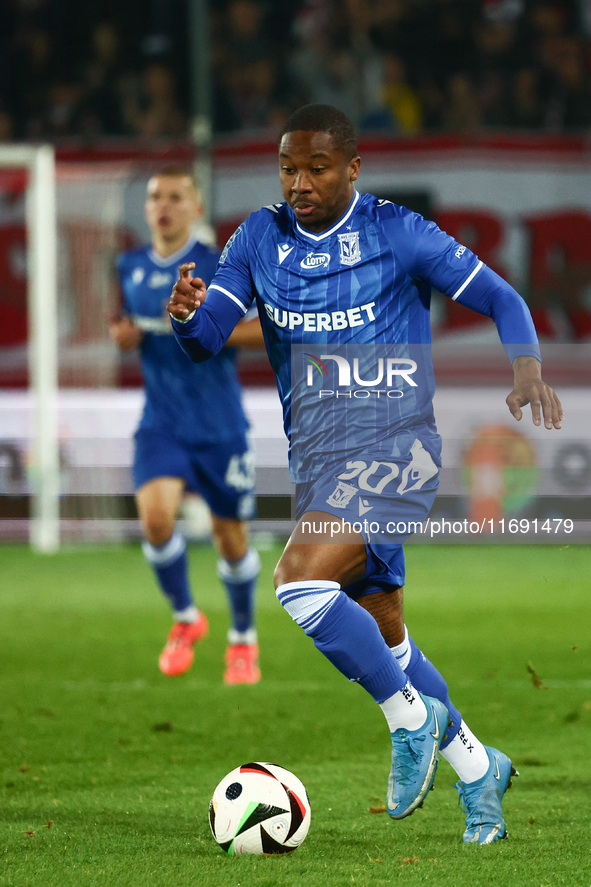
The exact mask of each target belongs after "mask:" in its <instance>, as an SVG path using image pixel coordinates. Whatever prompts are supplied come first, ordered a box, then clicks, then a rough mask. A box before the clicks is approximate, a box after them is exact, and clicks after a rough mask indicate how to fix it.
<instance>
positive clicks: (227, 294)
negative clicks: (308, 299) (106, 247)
mask: <svg viewBox="0 0 591 887" xmlns="http://www.w3.org/2000/svg"><path fill="white" fill-rule="evenodd" d="M480 264H482V262H481V263H480ZM209 289H210V290H219V291H220V293H223V294H224V295H225V296H228V298H229V299H232V301H233V302H236V304H237V305H238V306H239V307H240V308H241V309H242V311H243V312H244V313H245V314H246V312H247V311H248V308H245V307H244V305H243V304H242V302H241V301H240V299H237V298H236V296H234V295H233V294H232V293H230V292H228V290H225V289H224V288H223V286H218V284H217V283H210V284H209Z"/></svg>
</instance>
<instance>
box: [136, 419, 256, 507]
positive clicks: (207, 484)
mask: <svg viewBox="0 0 591 887" xmlns="http://www.w3.org/2000/svg"><path fill="white" fill-rule="evenodd" d="M134 441H135V453H134V460H133V480H134V485H135V489H136V490H138V489H139V488H140V487H141V486H143V485H144V484H145V483H147V482H148V481H150V480H155V479H156V478H158V477H179V478H181V479H182V480H184V481H185V485H186V486H185V488H186V490H187V491H189V492H192V493H199V495H200V496H202V497H203V498H204V499H205V501H206V502H207V504H208V505H209V507H210V509H211V511H212V512H213V514H215V515H217V517H227V518H236V519H238V520H249V519H250V518H252V517H254V516H255V497H254V454H253V452H252V450H251V449H250V447H249V442H248V438H247V437H246V435H238V436H237V437H236V438H233V439H232V440H230V441H220V442H218V443H215V444H201V445H199V446H188V445H186V444H184V443H181V442H180V441H178V440H177V439H176V438H175V437H173V436H172V435H170V434H166V433H163V432H160V431H154V430H152V429H149V428H139V429H138V430H137V431H136V433H135V437H134Z"/></svg>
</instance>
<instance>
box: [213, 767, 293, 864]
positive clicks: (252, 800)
mask: <svg viewBox="0 0 591 887" xmlns="http://www.w3.org/2000/svg"><path fill="white" fill-rule="evenodd" d="M209 824H210V825H211V831H212V832H213V836H214V838H215V839H216V841H217V842H218V844H219V845H220V847H221V848H222V850H225V851H226V853H227V854H228V855H229V856H238V855H240V854H242V853H253V854H256V855H262V854H267V853H275V854H280V853H291V852H292V851H293V850H295V849H296V847H299V846H300V844H301V843H302V841H303V840H304V838H305V837H306V835H307V834H308V829H309V828H310V801H309V800H308V795H307V793H306V789H305V788H304V786H303V784H302V783H301V782H300V780H299V779H298V778H297V776H294V774H293V773H291V772H290V771H289V770H286V769H285V768H284V767H278V766H277V765H276V764H262V763H259V762H256V763H252V764H243V765H242V767H236V769H235V770H232V772H231V773H228V775H227V776H225V777H224V778H223V779H222V781H221V782H220V784H219V785H218V786H217V788H216V790H215V791H214V793H213V797H212V799H211V803H210V805H209Z"/></svg>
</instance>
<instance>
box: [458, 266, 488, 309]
mask: <svg viewBox="0 0 591 887" xmlns="http://www.w3.org/2000/svg"><path fill="white" fill-rule="evenodd" d="M482 264H483V263H482V262H479V263H478V265H477V266H476V268H475V269H474V271H473V272H472V274H471V275H470V276H469V277H468V279H467V280H465V281H464V282H463V284H462V285H461V287H460V288H459V290H458V291H457V292H456V293H455V294H454V295H453V296H452V297H451V299H452V302H455V300H456V299H457V298H458V296H461V295H462V293H463V292H464V290H465V289H466V287H467V286H468V284H469V283H470V281H472V280H473V279H474V278H475V277H476V275H477V274H478V272H479V271H480V269H481V268H482Z"/></svg>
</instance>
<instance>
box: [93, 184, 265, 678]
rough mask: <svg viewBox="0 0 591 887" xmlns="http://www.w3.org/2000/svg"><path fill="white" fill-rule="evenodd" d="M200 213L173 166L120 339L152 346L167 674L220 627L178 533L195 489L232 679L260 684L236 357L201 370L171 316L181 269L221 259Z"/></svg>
mask: <svg viewBox="0 0 591 887" xmlns="http://www.w3.org/2000/svg"><path fill="white" fill-rule="evenodd" d="M200 211H201V210H200V204H199V199H198V190H197V188H196V185H195V182H194V180H193V179H192V176H191V175H190V174H189V173H187V172H186V171H185V170H183V169H181V168H177V167H169V168H167V169H165V170H163V171H162V172H161V173H158V174H157V175H155V176H153V177H152V178H151V179H150V181H149V183H148V196H147V201H146V219H147V222H148V225H149V227H150V230H151V232H152V242H151V243H150V244H147V245H145V246H142V247H140V248H138V249H134V250H130V251H129V252H126V253H124V254H123V255H122V256H120V258H119V261H118V274H119V284H120V289H121V295H122V310H123V315H122V316H121V317H120V318H118V319H117V320H115V321H114V322H113V323H112V326H111V333H112V335H113V337H114V338H115V341H117V342H118V344H119V345H120V346H121V347H122V348H127V347H134V346H139V349H140V356H141V364H142V373H143V378H144V386H145V393H146V400H145V406H144V410H143V413H142V417H141V420H140V423H139V427H138V430H137V432H136V434H135V454H134V466H133V473H134V482H135V488H136V500H137V504H138V511H139V515H140V519H141V521H142V524H143V528H144V531H145V534H146V537H147V538H146V541H145V542H144V545H143V550H144V554H145V556H146V558H147V559H148V561H149V562H150V564H151V565H152V567H153V569H154V571H155V574H156V578H157V581H158V583H159V585H160V587H161V589H162V590H163V592H164V593H165V595H166V596H167V598H168V599H169V601H170V603H171V605H172V609H173V612H174V625H173V628H172V631H171V632H170V635H169V637H168V641H167V644H166V646H165V648H164V650H163V651H162V654H161V656H160V660H159V665H160V669H161V671H162V672H163V673H164V674H167V675H176V674H181V673H182V672H184V671H186V670H187V669H188V668H189V667H190V666H191V664H192V662H193V657H194V650H193V647H194V645H195V643H196V642H197V641H199V640H201V639H202V638H203V637H204V636H205V634H206V633H207V630H208V625H207V620H206V618H205V616H204V614H203V613H201V612H200V611H199V610H198V609H197V606H196V604H195V601H194V599H193V596H192V594H191V590H190V587H189V580H188V572H187V557H186V545H185V540H184V538H183V536H182V534H181V533H180V531H179V529H178V528H176V527H175V520H176V516H177V512H178V509H179V506H180V504H181V500H182V497H183V496H184V494H185V493H187V492H189V493H191V492H192V493H198V494H199V495H201V496H202V497H203V499H204V500H205V502H206V503H207V505H208V506H209V509H210V511H211V516H212V531H213V537H214V541H215V542H216V545H217V548H218V550H219V553H220V560H219V562H218V573H219V575H220V578H221V579H222V581H223V582H224V585H225V586H226V589H227V592H228V598H229V603H230V608H231V612H232V628H231V629H230V631H229V634H228V643H229V646H228V650H227V653H226V672H225V676H224V679H225V681H226V683H231V684H235V683H256V681H258V680H259V678H260V671H259V667H258V661H257V657H258V647H257V638H256V632H255V629H254V612H253V602H254V593H255V582H256V577H257V575H258V572H259V569H260V561H259V557H258V554H257V552H256V551H255V550H254V549H250V548H249V547H248V535H247V525H246V523H245V522H246V521H247V520H248V519H249V518H250V517H252V516H253V512H254V461H253V454H252V452H251V450H250V448H249V443H248V437H247V432H248V421H247V418H246V416H245V413H244V410H243V407H242V401H241V388H240V384H239V381H238V376H237V370H236V351H235V349H233V348H225V349H224V350H222V351H221V352H220V353H219V354H218V355H216V357H215V358H214V359H213V360H212V361H210V362H209V363H208V364H203V365H202V366H196V365H195V364H194V363H192V362H191V361H190V360H188V358H187V356H186V355H185V354H184V353H183V351H182V350H181V348H179V346H178V344H177V342H176V341H175V339H174V336H173V335H172V329H171V324H170V318H169V317H168V315H167V314H166V312H165V305H166V302H167V300H168V298H169V296H170V292H171V289H172V286H173V284H174V281H175V279H176V276H177V268H178V266H179V264H180V263H181V262H194V263H195V265H196V267H198V268H199V270H200V273H201V274H203V276H204V278H205V279H207V280H208V281H209V280H211V278H212V277H213V275H214V273H215V270H216V267H217V263H218V257H219V252H218V251H217V250H216V249H213V248H210V247H208V246H206V245H205V244H203V243H201V242H199V241H198V240H197V239H196V237H195V235H194V233H193V229H194V225H195V222H196V221H197V220H198V218H199V215H200ZM254 324H255V325H256V327H257V329H258V330H259V333H258V335H259V337H260V329H259V326H258V321H254ZM252 326H253V324H252V322H250V323H249V322H248V321H247V322H245V323H244V324H242V325H240V328H239V330H238V331H237V333H238V335H237V336H236V337H235V340H237V344H248V342H247V341H246V339H247V338H248V335H249V333H248V329H249V328H250V330H251V332H250V335H251V336H252V335H253V331H252ZM254 333H255V338H256V330H255V331H254ZM241 337H242V338H241Z"/></svg>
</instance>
